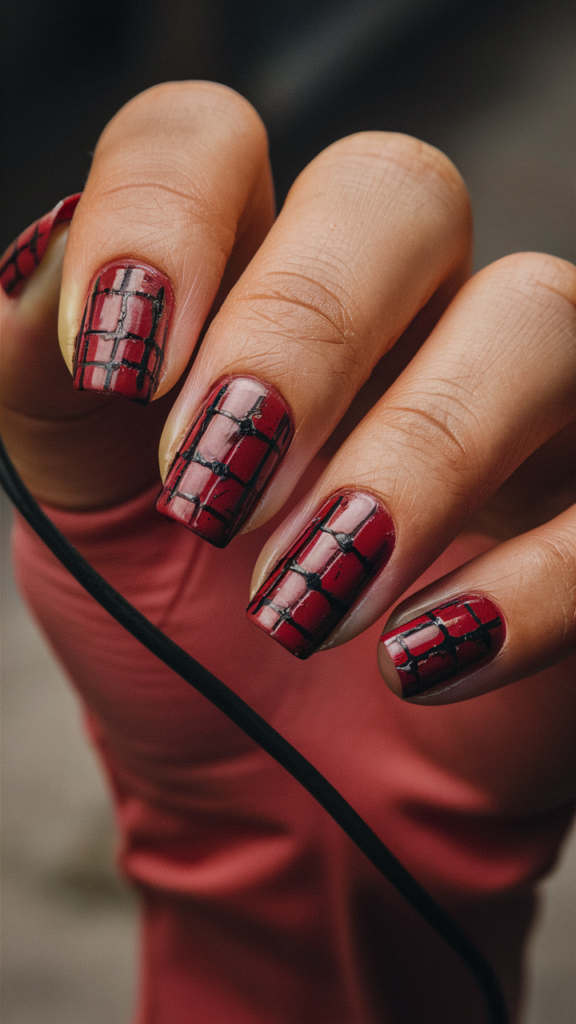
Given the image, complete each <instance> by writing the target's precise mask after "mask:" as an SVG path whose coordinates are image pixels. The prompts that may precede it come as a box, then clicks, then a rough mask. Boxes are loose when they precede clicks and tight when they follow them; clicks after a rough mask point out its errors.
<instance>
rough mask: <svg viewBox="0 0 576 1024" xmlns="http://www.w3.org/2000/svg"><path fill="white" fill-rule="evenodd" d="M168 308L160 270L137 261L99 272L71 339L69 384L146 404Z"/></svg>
mask: <svg viewBox="0 0 576 1024" xmlns="http://www.w3.org/2000/svg"><path fill="white" fill-rule="evenodd" d="M172 306H173V296H172V289H171V288H170V284H169V282H168V280H167V278H166V277H165V276H164V274H161V273H160V271H158V270H154V269H153V268H152V267H146V266H143V265H141V264H137V263H134V264H132V263H114V264H111V265H110V266H108V267H106V268H104V269H103V270H102V271H101V272H100V273H99V274H98V276H97V278H96V279H95V281H94V284H93V286H92V289H91V292H90V295H89V298H88V302H87V303H86V309H85V312H84V318H83V320H82V326H81V328H80V332H79V334H78V338H77V341H76V354H75V362H74V386H75V387H76V388H77V389H78V390H79V391H102V392H105V393H109V394H117V395H122V396H123V397H124V398H129V399H131V401H133V402H137V403H139V404H140V405H145V404H146V403H147V402H148V401H149V400H150V399H151V398H152V396H153V394H154V392H155V391H156V388H157V386H158V379H159V375H160V370H161V368H162V363H163V360H164V346H165V342H166V334H167V331H168V326H169V322H170V315H171V312H172Z"/></svg>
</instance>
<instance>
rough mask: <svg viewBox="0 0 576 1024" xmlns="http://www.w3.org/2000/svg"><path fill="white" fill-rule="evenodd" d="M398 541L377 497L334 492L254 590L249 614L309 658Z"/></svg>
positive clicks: (290, 648)
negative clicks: (263, 581) (258, 588)
mask: <svg viewBox="0 0 576 1024" xmlns="http://www.w3.org/2000/svg"><path fill="white" fill-rule="evenodd" d="M394 542H395V532H394V523H393V521H392V517H391V516H390V514H389V513H388V512H387V511H386V509H385V508H384V506H383V505H382V504H381V503H380V502H379V501H378V499H377V498H375V497H374V495H373V494H370V493H368V492H366V491H341V492H339V493H338V494H334V495H332V497H330V498H328V500H327V501H325V502H324V504H323V505H322V507H321V508H320V509H319V510H318V512H317V513H316V515H315V516H314V518H313V519H312V520H311V522H310V523H309V524H308V526H306V527H305V529H304V530H303V531H302V533H301V534H300V536H299V537H298V539H297V540H296V541H295V543H294V544H293V545H292V547H291V548H290V550H289V551H288V552H287V553H286V555H284V557H283V558H282V559H281V560H280V562H278V564H277V566H276V568H275V569H273V571H272V572H271V574H270V576H269V577H268V579H267V580H266V581H265V583H264V584H263V586H262V587H261V588H260V590H259V591H258V592H257V593H256V594H255V596H254V598H253V599H252V601H251V602H250V604H249V605H248V610H247V615H248V618H249V619H250V621H251V622H254V623H255V624H256V625H257V626H260V628H261V629H263V630H264V632H265V633H268V634H269V636H271V637H273V639H274V640H277V641H278V643H279V644H281V645H282V647H285V648H286V650H287V651H290V653H291V654H294V655H296V657H297V658H307V657H308V656H309V655H310V654H313V652H314V651H315V650H316V648H317V647H319V646H320V644H321V643H322V642H323V641H324V640H325V639H326V637H327V636H328V635H329V634H330V633H331V632H332V630H333V629H334V627H335V626H336V625H337V624H338V622H339V621H340V619H342V618H343V616H344V615H345V614H346V612H347V611H348V609H349V608H350V607H351V605H352V604H353V603H354V601H355V600H356V598H357V597H358V595H359V594H360V592H361V591H362V590H363V589H364V587H365V586H366V584H367V583H368V582H369V581H370V580H371V579H372V578H373V577H374V576H375V575H376V573H378V572H379V571H380V570H381V569H382V568H383V567H384V566H385V565H386V562H387V561H388V559H389V558H390V556H391V554H392V551H393V549H394Z"/></svg>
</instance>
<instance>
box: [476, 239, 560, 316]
mask: <svg viewBox="0 0 576 1024" xmlns="http://www.w3.org/2000/svg"><path fill="white" fill-rule="evenodd" d="M482 273H483V274H486V275H487V276H488V278H489V280H490V282H491V283H492V281H494V283H495V284H496V285H497V286H500V288H501V289H502V290H503V291H504V292H513V293H514V294H515V295H519V296H521V297H522V298H523V299H525V300H527V301H528V302H530V303H532V304H534V305H536V306H537V307H538V308H543V309H545V310H549V309H551V308H552V309H555V310H557V311H561V312H562V314H563V315H564V316H565V315H566V313H568V315H569V316H572V315H573V312H574V307H575V306H576V266H574V264H572V263H569V262H568V260H563V259H561V258H560V257H559V256H550V255H548V254H547V253H541V252H520V253H514V254H513V255H510V256H504V257H503V258H502V259H500V260H497V261H496V263H492V264H491V265H490V266H489V267H487V268H486V269H485V271H483V272H482Z"/></svg>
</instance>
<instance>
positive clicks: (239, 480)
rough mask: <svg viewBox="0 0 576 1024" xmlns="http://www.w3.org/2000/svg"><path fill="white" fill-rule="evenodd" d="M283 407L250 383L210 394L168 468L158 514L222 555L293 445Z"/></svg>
mask: <svg viewBox="0 0 576 1024" xmlns="http://www.w3.org/2000/svg"><path fill="white" fill-rule="evenodd" d="M292 434H293V427H292V418H291V415H290V412H289V409H288V406H287V405H286V402H285V401H284V399H283V398H282V397H281V396H280V395H279V394H278V392H277V391H276V390H275V389H274V388H273V387H271V386H270V385H269V384H265V383H263V381H261V380H257V379H256V378H255V377H225V378H224V379H223V380H221V381H220V382H219V383H218V384H216V385H215V387H214V388H213V389H212V390H211V391H210V393H209V394H208V397H207V399H206V401H205V403H204V405H203V407H202V411H201V413H200V415H199V416H198V418H197V420H196V422H195V423H194V424H193V426H192V428H191V429H190V431H189V433H188V435H187V436H186V438H185V440H184V443H183V445H182V447H181V448H180V450H179V451H178V452H177V454H176V458H175V459H174V462H173V463H172V466H171V467H170V472H169V473H168V476H167V478H166V483H165V485H164V489H163V491H162V493H161V495H160V498H159V499H158V504H157V506H156V507H157V509H158V511H159V512H162V513H163V514H164V515H166V516H170V518H172V519H175V520H176V521H177V522H179V523H182V524H183V525H184V526H187V527H188V529H190V530H192V531H193V532H194V533H197V534H198V535H199V536H200V537H203V538H204V540H208V541H210V543H211V544H215V545H216V547H219V548H223V547H224V546H225V545H226V544H227V543H228V541H229V540H231V539H232V537H233V536H234V534H235V533H237V532H238V530H239V529H240V527H241V526H242V524H243V523H244V522H245V520H246V518H247V516H248V515H249V513H250V512H251V511H252V509H253V508H254V506H255V504H256V502H257V501H258V499H259V497H260V495H261V494H262V491H263V490H264V488H265V486H266V484H267V483H268V480H269V479H270V477H271V475H272V473H273V472H274V470H275V469H276V466H277V465H278V463H279V462H280V459H281V458H282V456H283V455H284V453H285V452H286V451H287V449H288V447H289V445H290V441H291V440H292Z"/></svg>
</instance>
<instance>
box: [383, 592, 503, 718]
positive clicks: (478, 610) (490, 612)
mask: <svg viewBox="0 0 576 1024" xmlns="http://www.w3.org/2000/svg"><path fill="white" fill-rule="evenodd" d="M505 637H506V626H505V623H504V619H503V618H502V615H501V614H500V612H499V610H498V608H496V606H495V605H494V604H492V601H489V600H488V598H487V597H479V596H478V595H476V594H473V595H471V596H469V597H467V596H464V597H457V598H455V599H454V600H452V601H447V602H446V603H445V604H441V605H438V607H436V608H432V609H431V610H430V611H428V612H424V613H423V614H422V615H418V616H417V618H415V619H412V621H411V622H405V623H404V625H403V626H398V628H397V629H393V630H392V631H391V632H390V633H384V634H383V636H382V637H381V638H380V642H381V643H382V644H384V645H385V647H386V650H387V652H388V654H389V655H390V657H391V659H392V661H393V662H394V665H395V666H396V670H397V672H398V676H399V678H400V683H401V687H402V693H401V696H402V697H403V698H406V697H415V696H416V695H417V694H419V693H423V692H424V691H425V690H429V689H431V687H433V686H436V685H437V683H442V682H444V681H445V680H447V679H451V678H452V677H453V676H456V675H457V674H458V673H461V672H463V671H464V670H465V669H467V668H468V667H469V666H471V665H476V664H477V663H478V662H480V661H484V660H489V659H491V658H493V657H494V656H495V655H496V654H497V653H498V651H499V650H500V648H501V647H502V644H503V643H504V639H505Z"/></svg>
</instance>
